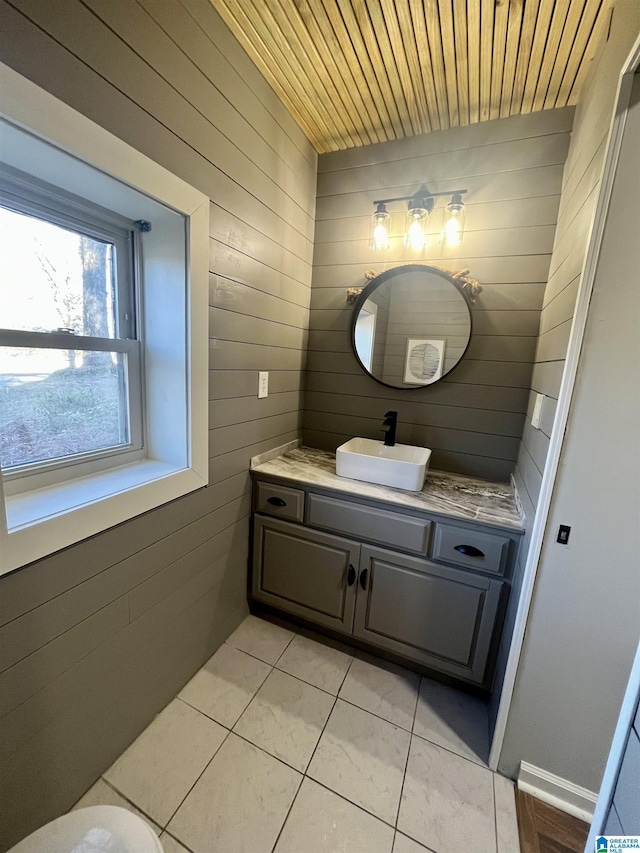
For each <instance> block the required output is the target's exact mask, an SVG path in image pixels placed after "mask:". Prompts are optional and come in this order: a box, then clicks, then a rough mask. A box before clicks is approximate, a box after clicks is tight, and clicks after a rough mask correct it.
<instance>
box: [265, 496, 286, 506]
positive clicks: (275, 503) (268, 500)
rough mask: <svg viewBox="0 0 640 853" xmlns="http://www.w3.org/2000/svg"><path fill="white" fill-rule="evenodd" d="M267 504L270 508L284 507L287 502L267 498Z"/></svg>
mask: <svg viewBox="0 0 640 853" xmlns="http://www.w3.org/2000/svg"><path fill="white" fill-rule="evenodd" d="M267 503H268V504H271V506H286V505H287V502H286V501H283V500H282V498H267Z"/></svg>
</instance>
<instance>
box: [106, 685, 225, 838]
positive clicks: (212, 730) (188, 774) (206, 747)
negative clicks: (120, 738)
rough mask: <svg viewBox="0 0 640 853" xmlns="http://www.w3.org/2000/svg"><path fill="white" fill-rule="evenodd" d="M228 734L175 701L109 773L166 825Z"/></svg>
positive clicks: (120, 787) (108, 776) (127, 794)
mask: <svg viewBox="0 0 640 853" xmlns="http://www.w3.org/2000/svg"><path fill="white" fill-rule="evenodd" d="M227 734H228V733H227V730H226V729H223V728H222V726H219V725H218V724H217V723H214V722H213V720H210V719H209V718H208V717H205V716H204V714H201V713H200V712H199V711H195V710H194V709H193V708H191V707H189V705H185V703H184V702H181V701H180V700H179V699H174V700H173V702H171V704H170V705H167V707H166V708H165V709H164V711H162V712H161V713H160V714H159V715H158V716H157V717H156V718H155V720H154V721H153V722H152V723H151V725H150V726H148V727H147V728H146V729H145V730H144V731H143V732H142V734H141V735H140V737H139V738H138V739H137V740H135V741H134V742H133V743H132V744H131V746H130V747H129V748H128V749H127V750H126V751H125V752H124V753H123V754H122V755H121V756H120V758H119V759H118V760H117V761H116V762H115V764H113V765H112V766H111V767H110V768H109V770H107V772H106V773H105V774H104V777H105V779H106V780H107V781H108V782H109V783H110V784H111V785H113V786H114V788H116V789H117V790H118V791H120V793H122V794H124V796H125V797H127V799H129V800H131V801H132V802H133V803H135V805H136V806H138V807H139V808H140V809H142V811H143V812H145V813H146V814H148V815H149V816H150V817H151V818H153V820H155V821H156V822H157V823H159V824H160V826H165V825H166V823H167V821H168V820H169V818H170V817H171V815H172V814H173V813H174V811H175V810H176V809H177V808H178V806H179V805H180V803H181V802H182V800H183V799H184V797H185V796H186V795H187V793H188V791H189V789H190V788H191V786H192V785H193V783H194V782H195V781H196V779H197V778H198V776H199V775H200V774H201V773H202V771H203V770H204V768H205V767H206V766H207V764H208V763H209V761H210V760H211V758H212V757H213V755H214V754H215V752H216V751H217V750H218V748H219V747H220V744H221V743H222V742H223V740H224V739H225V737H226V735H227Z"/></svg>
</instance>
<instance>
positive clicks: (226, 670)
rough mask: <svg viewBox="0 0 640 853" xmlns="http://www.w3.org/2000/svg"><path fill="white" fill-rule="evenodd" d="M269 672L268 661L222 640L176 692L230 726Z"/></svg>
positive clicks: (218, 720) (210, 715) (203, 711)
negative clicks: (200, 667)
mask: <svg viewBox="0 0 640 853" xmlns="http://www.w3.org/2000/svg"><path fill="white" fill-rule="evenodd" d="M270 672H271V667H270V666H269V664H267V663H263V661H261V660H257V659H256V658H254V657H252V656H251V655H247V654H245V653H244V652H241V651H239V650H238V649H234V648H233V646H228V645H227V644H226V643H225V644H223V645H222V646H220V648H219V649H218V651H217V652H216V653H215V654H214V655H213V656H212V657H210V658H209V660H208V661H207V662H206V663H205V665H204V666H203V667H202V669H200V670H199V671H198V672H196V674H195V675H194V676H193V678H192V679H191V681H189V682H188V684H186V685H185V686H184V687H183V688H182V690H181V691H180V693H179V694H178V695H179V697H180V698H181V699H184V701H185V702H187V703H188V704H189V705H192V706H193V707H194V708H197V709H198V710H199V711H202V713H203V714H206V715H207V716H208V717H212V718H213V719H214V720H216V721H217V722H218V723H222V725H223V726H226V727H227V728H229V729H231V728H233V726H234V725H235V723H236V722H237V721H238V719H239V717H240V715H241V714H242V712H243V711H244V709H245V708H246V707H247V705H248V704H249V702H250V701H251V700H252V699H253V697H254V696H255V694H256V692H257V691H258V688H259V687H260V685H261V684H262V683H263V681H264V680H265V678H266V677H267V675H269V673H270Z"/></svg>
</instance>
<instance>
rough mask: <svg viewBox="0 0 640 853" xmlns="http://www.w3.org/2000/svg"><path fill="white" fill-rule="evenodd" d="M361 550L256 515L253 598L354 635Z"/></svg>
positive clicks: (334, 538) (336, 538)
mask: <svg viewBox="0 0 640 853" xmlns="http://www.w3.org/2000/svg"><path fill="white" fill-rule="evenodd" d="M359 557H360V545H359V544H358V543H357V542H352V541H351V540H350V539H343V538H342V537H340V536H333V535H331V534H328V533H319V532H318V531H315V530H307V529H306V528H304V527H301V526H300V525H297V524H288V523H287V522H286V521H279V520H278V519H273V518H265V517H263V516H260V515H256V516H254V534H253V578H252V593H253V597H254V598H256V599H258V600H259V601H264V602H265V603H266V604H272V605H273V606H274V607H279V608H280V609H281V610H287V611H289V612H290V613H295V614H296V615H298V616H304V617H306V618H307V619H310V620H312V621H314V622H317V623H318V624H320V625H327V626H328V627H330V628H334V629H336V630H338V631H346V632H348V633H351V628H352V625H353V610H354V604H355V582H356V573H357V566H358V560H359Z"/></svg>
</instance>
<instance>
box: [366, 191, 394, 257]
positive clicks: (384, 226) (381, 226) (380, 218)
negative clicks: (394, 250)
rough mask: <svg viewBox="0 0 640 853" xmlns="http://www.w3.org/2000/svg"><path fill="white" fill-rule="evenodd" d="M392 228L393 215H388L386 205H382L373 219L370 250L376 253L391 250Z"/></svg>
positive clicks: (379, 205) (378, 207)
mask: <svg viewBox="0 0 640 853" xmlns="http://www.w3.org/2000/svg"><path fill="white" fill-rule="evenodd" d="M390 226H391V215H390V214H389V213H387V208H386V206H385V204H383V203H380V204H378V206H377V209H376V211H375V213H374V214H373V216H372V217H371V230H370V232H369V248H370V249H373V250H374V251H376V252H381V251H384V250H385V249H388V248H389V228H390Z"/></svg>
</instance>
